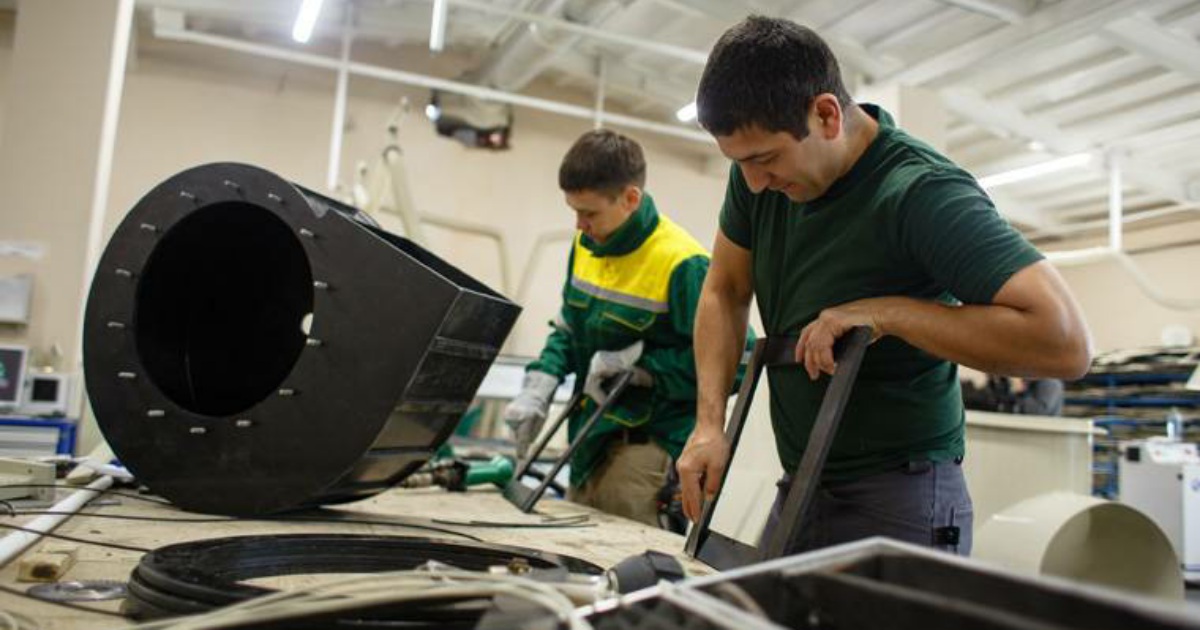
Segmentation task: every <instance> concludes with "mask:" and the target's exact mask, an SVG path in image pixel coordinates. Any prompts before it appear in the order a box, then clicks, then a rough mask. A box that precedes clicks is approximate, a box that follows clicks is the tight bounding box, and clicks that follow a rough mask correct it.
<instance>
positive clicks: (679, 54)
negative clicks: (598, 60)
mask: <svg viewBox="0 0 1200 630" xmlns="http://www.w3.org/2000/svg"><path fill="white" fill-rule="evenodd" d="M448 1H449V3H450V4H451V5H452V6H456V7H462V8H464V9H471V10H473V11H479V12H482V13H490V14H493V15H501V16H504V17H510V18H514V19H517V20H521V21H523V22H529V23H531V24H538V25H539V26H545V27H548V28H555V29H558V30H561V31H566V32H568V33H573V34H576V35H582V36H584V37H588V38H590V39H595V40H598V41H603V42H608V43H610V44H616V45H618V46H628V47H630V48H637V49H641V50H645V51H648V52H653V53H657V54H659V55H662V56H665V57H670V58H672V59H679V60H681V61H687V62H689V63H693V64H697V65H704V63H705V62H707V61H708V51H706V50H695V49H692V48H684V47H683V46H675V45H672V44H664V43H661V42H653V41H648V40H646V39H642V38H640V37H632V36H629V35H622V34H620V33H615V32H613V31H608V30H604V29H601V28H593V27H590V26H583V25H580V24H576V23H574V22H568V21H567V20H563V19H559V18H555V17H550V16H547V15H542V14H539V13H528V12H525V11H516V10H513V9H507V8H505V7H502V6H498V5H493V4H489V3H487V2H483V1H482V0H448Z"/></svg>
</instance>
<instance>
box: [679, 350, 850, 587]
mask: <svg viewBox="0 0 1200 630" xmlns="http://www.w3.org/2000/svg"><path fill="white" fill-rule="evenodd" d="M797 341H798V339H797V338H796V337H765V338H761V339H759V340H758V341H756V342H755V344H754V349H753V351H752V353H751V355H750V362H749V364H748V365H747V367H746V374H745V376H744V377H743V378H742V386H741V389H739V390H738V397H737V402H736V403H735V404H734V407H733V415H732V416H731V417H730V419H729V423H728V425H727V426H726V429H725V435H726V437H727V438H728V439H729V444H730V457H729V461H730V464H732V462H733V456H734V454H735V453H737V448H738V443H739V441H740V440H741V436H742V429H743V428H744V426H745V422H746V417H747V416H748V415H749V413H750V403H751V401H752V399H753V398H754V392H755V390H756V389H757V387H758V380H759V378H760V377H761V375H762V371H763V368H764V367H769V366H798V365H799V364H798V363H797V362H796V360H795V355H794V353H795V348H796V343H797ZM870 342H871V329H870V328H867V327H865V326H858V327H855V328H852V329H851V330H850V331H849V332H848V333H846V334H845V335H843V336H842V337H841V338H840V339H838V342H837V343H836V344H835V345H834V356H835V357H836V360H837V364H838V367H837V370H836V371H835V373H834V375H833V377H832V378H831V379H830V382H829V387H828V389H826V390H825V398H824V399H823V400H822V401H821V408H820V409H819V410H818V411H817V419H816V422H815V423H814V424H813V428H812V431H811V432H810V433H809V439H808V445H807V447H806V448H805V449H804V455H803V456H802V457H801V459H800V464H799V466H797V468H796V471H795V473H794V474H793V476H792V487H791V489H790V490H789V491H788V495H787V498H786V499H785V501H784V504H783V510H782V518H781V519H780V523H779V526H778V527H776V528H775V530H774V532H773V534H772V537H771V539H770V540H767V541H763V544H762V546H761V547H755V546H753V545H748V544H746V543H743V542H741V541H739V540H735V539H733V538H731V537H729V536H725V535H724V534H721V533H719V532H714V531H712V530H711V529H710V524H711V522H712V517H713V513H714V510H715V509H716V506H717V503H718V502H719V501H720V499H721V490H723V489H724V487H725V480H726V479H727V478H728V476H729V469H730V466H726V468H725V472H724V474H723V475H722V477H721V484H720V488H719V489H718V491H717V495H716V496H715V497H713V499H712V500H711V501H707V502H706V503H705V505H704V509H703V512H702V513H701V516H700V520H699V521H697V522H696V524H695V525H694V526H693V527H692V530H691V532H690V533H689V535H688V540H687V545H686V546H685V551H686V552H687V554H688V555H689V556H692V557H694V558H696V559H698V560H700V561H702V562H704V563H705V564H708V565H709V566H711V567H714V568H717V569H722V570H724V569H730V568H733V567H738V566H744V565H747V564H751V563H753V562H756V561H759V560H766V559H770V558H778V557H781V556H785V555H790V554H791V553H794V552H795V550H796V549H798V548H799V540H800V536H801V528H800V524H801V523H802V522H803V518H804V516H805V514H806V513H807V512H808V509H809V506H810V505H811V504H812V499H813V496H814V495H815V493H816V489H817V484H818V483H819V482H820V477H821V474H820V473H821V470H822V469H823V468H824V466H825V459H826V457H827V456H828V455H829V448H830V446H831V445H832V444H833V438H834V436H835V435H837V429H838V425H839V424H840V422H841V419H842V412H843V411H844V410H845V408H846V403H847V402H848V401H849V399H850V391H851V389H852V388H853V386H854V379H855V378H856V377H857V376H858V369H859V367H860V366H861V365H862V360H863V356H864V355H865V354H866V350H867V346H868V345H869V344H870Z"/></svg>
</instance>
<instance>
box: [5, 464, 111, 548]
mask: <svg viewBox="0 0 1200 630" xmlns="http://www.w3.org/2000/svg"><path fill="white" fill-rule="evenodd" d="M112 482H113V479H112V477H108V476H104V477H100V478H99V479H97V480H95V481H93V482H92V483H89V484H88V485H87V487H86V488H82V489H80V490H78V491H76V492H75V493H73V494H72V495H71V496H69V497H67V498H65V499H63V500H62V501H59V502H58V503H56V504H55V505H54V507H53V508H50V511H51V512H69V514H47V515H45V516H39V517H37V518H35V519H33V520H32V521H30V522H29V523H28V524H26V525H24V527H25V529H30V530H35V531H29V532H13V533H11V534H9V535H7V536H5V537H4V538H3V539H0V567H3V566H6V565H7V564H8V563H9V562H12V561H13V559H15V558H16V557H17V556H19V555H21V554H22V553H23V552H24V551H25V550H26V549H28V548H29V547H30V546H31V545H33V543H36V542H37V541H39V540H41V539H42V534H45V533H46V532H49V531H52V530H53V529H54V528H56V527H58V526H59V525H61V524H62V522H63V521H65V520H67V519H68V518H71V517H72V516H74V515H75V513H76V512H78V511H79V510H81V509H82V508H83V506H85V505H87V503H88V501H91V500H92V499H94V498H96V497H98V496H100V493H101V492H103V491H105V490H107V489H108V488H109V487H111V486H112ZM35 532H36V533H35Z"/></svg>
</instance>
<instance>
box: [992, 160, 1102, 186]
mask: <svg viewBox="0 0 1200 630" xmlns="http://www.w3.org/2000/svg"><path fill="white" fill-rule="evenodd" d="M1091 161H1092V154H1091V153H1073V154H1071V155H1068V156H1065V157H1060V158H1058V159H1054V160H1050V161H1048V162H1040V163H1038V164H1034V165H1032V166H1025V167H1022V168H1018V169H1013V170H1011V171H1005V172H1003V173H996V174H995V175H988V176H987V177H984V178H981V179H980V180H979V185H980V186H983V187H984V188H996V187H999V186H1004V185H1006V184H1013V183H1016V182H1023V181H1025V180H1027V179H1033V178H1035V177H1041V176H1043V175H1049V174H1050V173H1057V172H1059V171H1065V170H1067V169H1071V168H1077V167H1080V166H1086V165H1087V164H1089V163H1090V162H1091Z"/></svg>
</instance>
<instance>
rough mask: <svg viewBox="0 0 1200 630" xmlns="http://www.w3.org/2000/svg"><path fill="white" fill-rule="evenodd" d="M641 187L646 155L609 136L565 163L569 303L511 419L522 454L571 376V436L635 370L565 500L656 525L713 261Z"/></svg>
mask: <svg viewBox="0 0 1200 630" xmlns="http://www.w3.org/2000/svg"><path fill="white" fill-rule="evenodd" d="M645 181H646V162H645V159H644V158H643V156H642V150H641V147H640V146H638V144H637V143H636V142H634V141H633V140H631V139H629V138H627V137H625V136H622V135H620V134H617V133H614V132H612V131H606V130H600V131H591V132H588V133H586V134H584V135H583V136H582V137H580V138H579V140H578V141H576V142H575V144H574V146H572V147H571V149H570V151H568V152H567V155H566V157H564V158H563V162H562V166H561V167H560V169H559V187H560V188H562V190H563V192H564V194H565V196H566V201H567V205H569V206H570V207H571V208H572V209H573V210H574V211H575V214H576V227H577V229H578V230H579V233H578V234H577V235H576V237H575V243H574V245H573V246H572V248H571V253H570V256H569V258H568V264H567V281H566V283H565V285H564V286H563V305H562V309H561V311H560V316H559V317H558V318H556V321H555V322H554V330H553V332H551V333H550V336H549V337H548V338H547V340H546V345H545V348H544V349H543V350H542V353H541V355H540V357H539V358H538V359H537V360H536V361H534V362H533V363H531V364H530V365H529V367H528V368H527V372H526V376H525V383H524V387H523V390H522V392H521V394H520V395H518V396H517V398H515V399H514V400H513V402H512V403H511V404H510V405H509V406H508V407H507V408H506V409H505V411H504V419H505V421H506V422H507V423H508V424H509V426H510V427H512V428H513V431H514V433H515V435H516V438H517V448H518V453H519V454H521V455H522V456H523V455H524V451H525V450H526V449H527V447H528V445H529V444H530V443H531V442H532V441H533V439H534V438H535V437H536V436H537V434H538V432H539V431H540V430H541V428H542V423H543V422H544V421H545V419H546V414H547V408H548V407H549V404H550V399H551V396H552V395H553V393H554V390H555V389H556V388H557V387H558V385H559V383H560V382H561V380H562V379H563V378H564V377H565V376H566V375H568V374H572V373H574V374H575V376H576V379H575V389H576V393H578V392H579V391H582V392H583V393H584V394H585V398H584V400H583V404H582V405H581V406H580V408H578V409H577V410H576V411H575V413H574V415H572V416H571V418H570V420H569V422H568V435H569V437H570V439H574V438H575V435H576V433H577V432H578V431H579V429H580V427H581V426H582V424H583V422H584V421H585V420H586V419H587V417H588V416H590V415H591V413H592V412H593V411H594V410H595V409H596V405H598V404H602V403H603V402H604V401H605V399H606V397H607V394H606V392H605V386H604V384H605V382H606V381H607V380H608V379H610V378H612V377H614V376H616V375H617V374H619V373H621V372H623V371H627V370H632V371H633V374H634V375H633V378H632V379H631V381H630V387H627V388H626V389H625V391H624V393H622V394H621V396H620V397H619V399H617V400H615V401H613V405H612V407H611V408H610V410H609V411H608V412H607V413H605V414H604V416H602V418H601V419H600V421H599V422H598V423H597V424H596V425H595V426H594V427H593V428H592V431H591V432H590V434H589V435H588V436H587V437H586V439H585V441H584V442H583V444H581V445H580V447H579V449H578V450H577V451H576V452H575V454H574V456H573V457H572V459H571V468H570V470H571V484H570V486H571V487H570V492H569V498H570V499H571V500H573V501H576V502H579V503H583V504H586V505H591V506H593V507H596V508H598V509H601V510H604V511H606V512H610V513H613V514H617V515H620V516H625V517H628V518H632V519H634V520H638V521H641V522H645V523H650V524H658V518H657V514H658V509H657V495H658V492H659V490H660V489H661V488H663V486H664V485H665V483H666V480H667V475H668V470H669V469H670V467H671V465H672V464H671V461H672V460H673V459H674V458H675V457H678V456H679V452H680V450H681V449H682V448H683V445H684V443H685V442H686V441H687V439H688V436H689V435H690V434H691V432H692V427H693V426H694V425H695V422H696V370H695V363H694V358H693V354H692V326H693V323H694V320H695V314H696V301H697V299H698V297H699V295H700V288H701V286H702V285H703V284H704V276H705V274H706V273H707V271H708V260H709V254H708V251H707V250H705V249H704V247H703V246H701V245H700V244H699V243H698V242H696V240H695V239H694V238H692V236H691V235H690V234H688V233H687V232H686V231H684V230H683V229H682V228H680V227H679V226H678V225H676V224H675V223H673V222H672V221H671V220H670V219H668V218H667V217H665V216H663V215H661V214H659V213H658V210H657V209H656V208H655V206H654V200H653V199H652V198H651V197H650V195H649V194H648V193H646V192H645V190H644V189H643V186H644V185H645Z"/></svg>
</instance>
